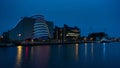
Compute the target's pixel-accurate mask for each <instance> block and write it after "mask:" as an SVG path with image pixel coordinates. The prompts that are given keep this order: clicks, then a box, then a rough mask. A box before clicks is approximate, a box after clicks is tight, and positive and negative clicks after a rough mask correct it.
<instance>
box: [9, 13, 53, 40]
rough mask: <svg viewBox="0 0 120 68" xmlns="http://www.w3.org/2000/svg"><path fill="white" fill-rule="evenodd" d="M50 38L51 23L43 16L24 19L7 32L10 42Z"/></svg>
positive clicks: (51, 31)
mask: <svg viewBox="0 0 120 68" xmlns="http://www.w3.org/2000/svg"><path fill="white" fill-rule="evenodd" d="M51 38H53V22H50V21H46V20H45V19H44V16H43V15H35V16H32V17H24V18H22V20H21V21H20V22H19V23H18V24H17V25H16V27H15V28H13V29H12V30H10V31H9V39H10V40H12V41H18V40H21V41H24V40H27V39H29V40H34V39H45V40H46V39H51Z"/></svg>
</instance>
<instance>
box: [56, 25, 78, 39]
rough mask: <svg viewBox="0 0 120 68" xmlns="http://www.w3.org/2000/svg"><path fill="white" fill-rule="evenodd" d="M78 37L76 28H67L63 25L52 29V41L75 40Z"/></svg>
mask: <svg viewBox="0 0 120 68" xmlns="http://www.w3.org/2000/svg"><path fill="white" fill-rule="evenodd" d="M79 37H80V30H79V28H77V27H69V26H67V25H64V27H57V26H56V27H55V29H54V39H57V40H76V39H78V38H79Z"/></svg>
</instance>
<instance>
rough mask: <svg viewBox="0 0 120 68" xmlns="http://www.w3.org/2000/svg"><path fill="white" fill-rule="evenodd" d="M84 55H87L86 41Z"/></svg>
mask: <svg viewBox="0 0 120 68" xmlns="http://www.w3.org/2000/svg"><path fill="white" fill-rule="evenodd" d="M85 57H87V43H85Z"/></svg>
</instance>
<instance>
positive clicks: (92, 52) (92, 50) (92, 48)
mask: <svg viewBox="0 0 120 68" xmlns="http://www.w3.org/2000/svg"><path fill="white" fill-rule="evenodd" d="M93 46H94V43H91V55H92V57H93V54H94V47H93Z"/></svg>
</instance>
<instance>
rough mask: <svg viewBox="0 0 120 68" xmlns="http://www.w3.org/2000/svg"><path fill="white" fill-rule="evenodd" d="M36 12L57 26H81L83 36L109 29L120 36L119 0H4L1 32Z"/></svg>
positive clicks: (0, 4) (0, 7) (0, 5)
mask: <svg viewBox="0 0 120 68" xmlns="http://www.w3.org/2000/svg"><path fill="white" fill-rule="evenodd" d="M36 14H41V15H44V16H45V18H46V19H47V20H50V21H53V22H54V24H55V25H57V26H63V24H68V25H69V26H77V27H79V28H80V29H81V33H82V36H83V35H87V34H88V33H90V32H102V31H105V32H106V33H108V34H109V35H110V36H114V37H115V36H116V37H120V31H119V29H120V1H119V0H0V27H1V29H0V34H2V32H4V31H8V30H9V29H12V28H13V27H15V25H16V24H17V23H18V22H19V21H20V18H21V17H24V16H32V15H36Z"/></svg>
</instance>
